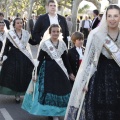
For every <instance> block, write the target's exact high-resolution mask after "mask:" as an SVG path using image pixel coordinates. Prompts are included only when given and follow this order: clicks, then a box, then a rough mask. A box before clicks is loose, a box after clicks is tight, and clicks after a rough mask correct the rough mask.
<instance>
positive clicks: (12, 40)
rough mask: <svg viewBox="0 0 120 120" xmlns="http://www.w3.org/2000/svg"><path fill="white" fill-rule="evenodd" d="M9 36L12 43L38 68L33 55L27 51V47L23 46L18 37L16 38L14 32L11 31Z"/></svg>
mask: <svg viewBox="0 0 120 120" xmlns="http://www.w3.org/2000/svg"><path fill="white" fill-rule="evenodd" d="M8 35H9V37H10V42H11V43H12V44H13V45H14V46H15V47H16V48H18V49H19V50H20V51H21V52H22V53H23V54H24V55H26V56H27V57H28V58H29V60H30V61H31V62H32V63H33V65H34V66H35V67H36V65H35V63H34V60H33V58H32V56H31V54H30V53H29V52H28V50H27V49H26V47H25V46H23V44H22V43H21V41H20V40H19V39H18V37H17V36H16V34H15V32H14V31H9V32H8Z"/></svg>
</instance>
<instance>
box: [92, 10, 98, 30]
mask: <svg viewBox="0 0 120 120" xmlns="http://www.w3.org/2000/svg"><path fill="white" fill-rule="evenodd" d="M98 15H99V11H98V10H93V16H94V19H93V21H92V27H91V28H92V29H94V28H96V27H97V26H98V23H99V22H100V20H99V18H98Z"/></svg>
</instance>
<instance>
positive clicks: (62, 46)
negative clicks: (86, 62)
mask: <svg viewBox="0 0 120 120" xmlns="http://www.w3.org/2000/svg"><path fill="white" fill-rule="evenodd" d="M48 40H49V39H48ZM49 41H50V40H49ZM40 49H42V50H43V51H45V52H47V54H48V55H49V56H50V57H51V58H52V56H51V53H50V51H49V50H48V48H47V47H46V45H45V43H44V42H43V43H42V44H41V45H40ZM55 49H56V48H55ZM56 50H57V54H58V57H61V55H62V54H63V53H64V51H67V47H66V44H65V43H64V41H62V40H59V44H58V49H56ZM52 59H53V58H52Z"/></svg>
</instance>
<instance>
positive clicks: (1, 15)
mask: <svg viewBox="0 0 120 120" xmlns="http://www.w3.org/2000/svg"><path fill="white" fill-rule="evenodd" d="M0 22H5V25H6V27H7V29H10V22H9V21H8V20H5V19H4V14H3V13H1V12H0Z"/></svg>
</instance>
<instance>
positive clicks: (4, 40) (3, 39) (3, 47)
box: [0, 33, 6, 60]
mask: <svg viewBox="0 0 120 120" xmlns="http://www.w3.org/2000/svg"><path fill="white" fill-rule="evenodd" d="M4 34H5V33H4ZM0 41H2V43H3V45H2V48H1V51H0V60H1V59H2V56H3V52H4V49H5V44H6V34H5V37H4V38H3V37H2V36H0Z"/></svg>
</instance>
